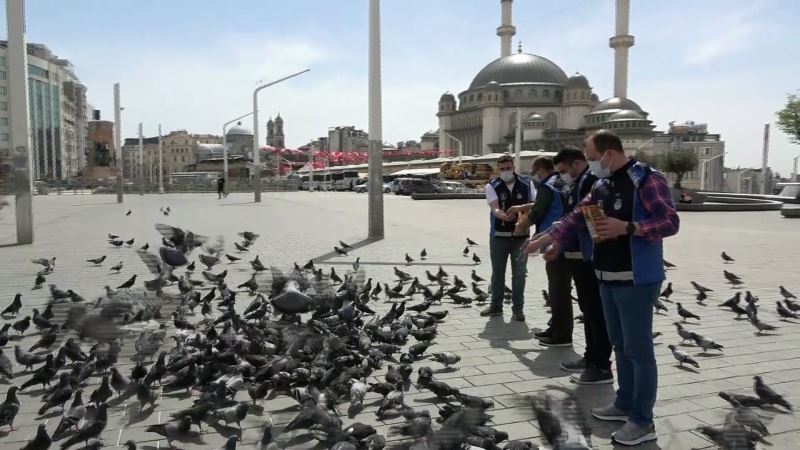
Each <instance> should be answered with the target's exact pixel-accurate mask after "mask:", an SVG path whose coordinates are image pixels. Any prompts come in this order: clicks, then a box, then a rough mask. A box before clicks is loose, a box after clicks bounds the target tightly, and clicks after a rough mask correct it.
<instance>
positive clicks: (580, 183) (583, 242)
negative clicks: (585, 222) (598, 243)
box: [564, 166, 597, 261]
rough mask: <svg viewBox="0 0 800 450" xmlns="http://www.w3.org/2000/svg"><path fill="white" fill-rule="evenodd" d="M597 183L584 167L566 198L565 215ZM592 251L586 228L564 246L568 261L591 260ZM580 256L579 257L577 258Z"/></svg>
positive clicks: (590, 239)
mask: <svg viewBox="0 0 800 450" xmlns="http://www.w3.org/2000/svg"><path fill="white" fill-rule="evenodd" d="M596 181H597V177H596V176H594V175H593V174H592V172H591V171H590V170H589V167H588V166H587V167H585V168H584V169H583V172H581V174H580V175H578V179H577V182H576V183H575V184H574V185H573V186H572V190H571V191H570V193H569V197H567V206H566V208H564V209H565V211H566V212H565V215H566V214H568V213H570V212H572V210H573V209H575V206H576V205H577V204H578V203H580V202H581V200H583V199H584V197H586V196H587V195H589V193H590V192H592V186H593V185H594V183H595V182H596ZM593 249H594V242H592V236H591V235H590V234H589V229H588V228H586V227H583V228H581V230H580V231H579V232H578V237H577V238H576V239H573V240H571V241H570V243H569V244H567V245H566V246H565V254H566V255H567V257H568V258H570V259H579V258H580V259H582V260H584V261H591V260H592V250H593ZM578 255H580V256H578Z"/></svg>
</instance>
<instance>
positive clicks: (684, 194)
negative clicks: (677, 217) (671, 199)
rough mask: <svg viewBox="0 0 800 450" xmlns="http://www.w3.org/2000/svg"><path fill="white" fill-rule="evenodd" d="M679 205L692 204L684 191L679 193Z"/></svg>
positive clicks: (690, 198)
mask: <svg viewBox="0 0 800 450" xmlns="http://www.w3.org/2000/svg"><path fill="white" fill-rule="evenodd" d="M678 202H680V203H692V197H691V196H690V195H689V194H687V193H686V191H681V198H680V199H679V200H678Z"/></svg>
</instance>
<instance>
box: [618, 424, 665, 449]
mask: <svg viewBox="0 0 800 450" xmlns="http://www.w3.org/2000/svg"><path fill="white" fill-rule="evenodd" d="M657 438H658V435H656V426H655V425H653V423H652V422H651V423H650V424H648V425H639V424H636V423H633V422H631V421H630V420H628V421H626V422H625V425H623V426H622V428H620V429H619V430H617V431H615V432H613V433H611V439H612V440H613V441H614V442H616V443H617V444H621V445H639V444H641V443H643V442H647V441H654V440H656V439H657Z"/></svg>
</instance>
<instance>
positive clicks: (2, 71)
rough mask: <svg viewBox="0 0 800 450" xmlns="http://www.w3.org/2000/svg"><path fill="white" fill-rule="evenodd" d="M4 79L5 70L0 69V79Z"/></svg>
mask: <svg viewBox="0 0 800 450" xmlns="http://www.w3.org/2000/svg"><path fill="white" fill-rule="evenodd" d="M5 79H6V71H5V70H0V80H5Z"/></svg>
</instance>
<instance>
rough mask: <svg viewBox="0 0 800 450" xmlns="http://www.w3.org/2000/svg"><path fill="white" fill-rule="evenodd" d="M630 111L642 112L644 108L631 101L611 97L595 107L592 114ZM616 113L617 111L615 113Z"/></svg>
mask: <svg viewBox="0 0 800 450" xmlns="http://www.w3.org/2000/svg"><path fill="white" fill-rule="evenodd" d="M621 109H630V110H633V111H642V108H641V107H640V106H639V105H637V104H636V102H634V101H633V100H631V99H628V98H621V97H611V98H607V99H605V100H603V101H602V102H600V103H598V104H597V105H595V107H594V108H593V109H592V112H593V113H595V112H601V111H604V112H612V110H621ZM614 112H616V111H614Z"/></svg>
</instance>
